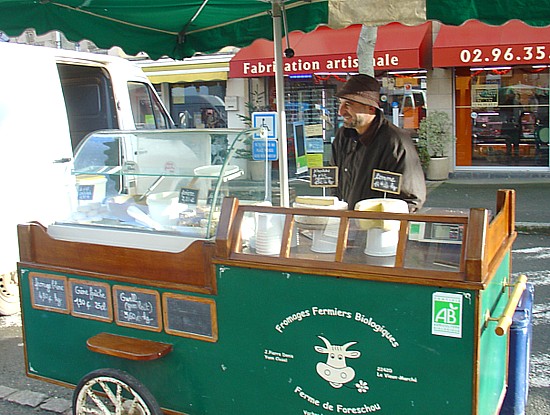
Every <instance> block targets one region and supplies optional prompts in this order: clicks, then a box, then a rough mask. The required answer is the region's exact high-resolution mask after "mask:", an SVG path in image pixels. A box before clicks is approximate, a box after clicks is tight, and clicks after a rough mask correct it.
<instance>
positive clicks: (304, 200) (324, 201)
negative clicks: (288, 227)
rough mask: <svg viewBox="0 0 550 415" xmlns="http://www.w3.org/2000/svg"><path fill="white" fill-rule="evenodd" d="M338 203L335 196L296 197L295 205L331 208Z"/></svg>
mask: <svg viewBox="0 0 550 415" xmlns="http://www.w3.org/2000/svg"><path fill="white" fill-rule="evenodd" d="M336 202H338V198H337V197H335V196H296V199H295V204H299V205H315V206H333V205H334V204H336Z"/></svg>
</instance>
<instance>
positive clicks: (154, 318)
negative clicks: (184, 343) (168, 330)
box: [113, 285, 162, 331]
mask: <svg viewBox="0 0 550 415" xmlns="http://www.w3.org/2000/svg"><path fill="white" fill-rule="evenodd" d="M113 296H114V305H115V307H114V308H115V321H116V323H117V324H118V325H120V326H127V327H136V328H141V329H145V330H152V331H161V329H162V327H161V321H162V320H161V318H162V317H161V313H160V295H159V293H158V292H157V291H153V290H148V289H144V288H136V287H123V286H121V285H115V286H114V287H113Z"/></svg>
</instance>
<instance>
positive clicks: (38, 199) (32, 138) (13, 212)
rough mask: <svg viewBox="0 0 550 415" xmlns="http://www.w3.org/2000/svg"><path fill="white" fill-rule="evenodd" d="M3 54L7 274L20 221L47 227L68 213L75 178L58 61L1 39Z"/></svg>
mask: <svg viewBox="0 0 550 415" xmlns="http://www.w3.org/2000/svg"><path fill="white" fill-rule="evenodd" d="M37 49H38V50H37ZM44 52H47V51H44ZM0 57H1V65H0V142H1V144H2V150H1V151H0V177H1V183H2V194H3V198H2V200H3V203H2V215H1V216H0V235H2V238H3V244H2V246H3V249H2V251H1V254H0V273H4V272H8V271H11V270H15V269H16V262H17V260H18V257H19V251H18V244H17V224H19V223H24V222H28V221H40V222H41V223H42V224H44V225H48V224H49V223H51V222H53V221H54V220H55V219H59V218H61V217H63V216H64V215H69V214H70V208H71V206H70V202H69V200H70V199H69V197H68V195H69V193H68V190H69V187H68V186H70V185H71V184H72V183H73V182H72V176H71V174H70V173H71V172H70V168H71V160H72V150H71V140H70V134H69V126H68V122H67V115H66V112H65V102H64V99H63V93H62V90H61V84H60V82H59V75H58V72H57V67H56V64H55V60H54V59H53V58H52V57H51V56H50V55H49V54H48V53H43V51H41V50H40V49H39V48H36V47H32V46H23V45H13V44H7V43H0ZM72 187H73V188H74V185H73V186H72Z"/></svg>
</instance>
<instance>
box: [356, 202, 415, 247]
mask: <svg viewBox="0 0 550 415" xmlns="http://www.w3.org/2000/svg"><path fill="white" fill-rule="evenodd" d="M355 210H359V211H366V212H392V213H408V212H409V207H408V205H407V202H405V201H404V200H400V199H392V198H388V199H385V198H384V199H382V198H376V199H364V200H360V201H359V202H357V203H356V204H355ZM399 226H400V222H399V221H398V220H378V219H361V220H360V221H359V227H360V228H361V229H364V230H367V243H366V246H365V250H364V252H365V254H367V255H372V256H377V257H384V256H394V255H395V254H396V252H397V243H398V242H399Z"/></svg>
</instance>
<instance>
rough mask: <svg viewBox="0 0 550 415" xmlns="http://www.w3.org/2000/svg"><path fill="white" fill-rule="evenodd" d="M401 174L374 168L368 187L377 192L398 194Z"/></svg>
mask: <svg viewBox="0 0 550 415" xmlns="http://www.w3.org/2000/svg"><path fill="white" fill-rule="evenodd" d="M401 176H402V174H401V173H394V172H391V171H384V170H376V169H374V170H373V171H372V181H371V186H370V188H371V189H372V190H378V191H379V192H385V193H394V194H396V195H398V194H399V193H401Z"/></svg>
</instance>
